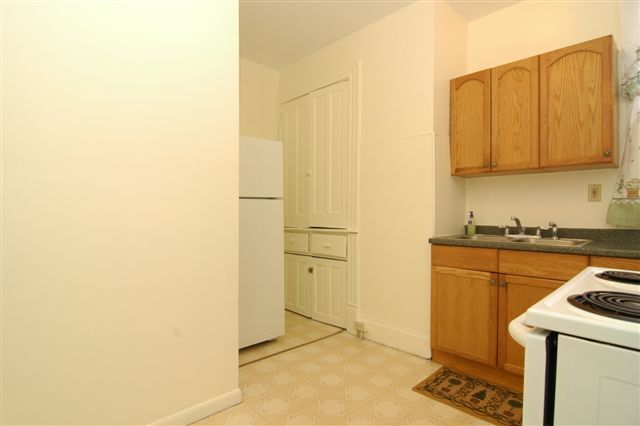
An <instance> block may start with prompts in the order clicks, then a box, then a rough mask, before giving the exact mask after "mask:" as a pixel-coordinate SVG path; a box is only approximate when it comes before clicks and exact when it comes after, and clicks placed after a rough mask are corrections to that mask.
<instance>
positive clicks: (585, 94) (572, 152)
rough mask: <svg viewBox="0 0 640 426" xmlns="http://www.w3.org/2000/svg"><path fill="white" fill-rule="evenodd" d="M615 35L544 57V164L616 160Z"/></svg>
mask: <svg viewBox="0 0 640 426" xmlns="http://www.w3.org/2000/svg"><path fill="white" fill-rule="evenodd" d="M614 57H615V54H614V52H613V40H612V37H611V36H607V37H603V38H599V39H596V40H591V41H588V42H585V43H580V44H576V45H574V46H569V47H566V48H563V49H559V50H555V51H552V52H549V53H545V54H543V55H541V56H540V166H541V167H561V166H572V165H589V164H608V165H614V164H615V161H616V152H614V149H615V146H616V145H615V143H614V139H615V130H616V129H615V127H616V126H615V123H614V108H615V105H614V99H615V96H614V94H615V86H614V84H613V58H614Z"/></svg>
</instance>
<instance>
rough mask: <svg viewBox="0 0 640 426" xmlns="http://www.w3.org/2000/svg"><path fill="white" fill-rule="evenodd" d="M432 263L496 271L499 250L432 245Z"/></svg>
mask: <svg viewBox="0 0 640 426" xmlns="http://www.w3.org/2000/svg"><path fill="white" fill-rule="evenodd" d="M431 263H432V264H433V265H438V266H448V267H450V268H461V269H473V270H476V271H487V272H496V271H497V270H498V250H496V249H488V248H471V247H455V246H439V245H434V246H431Z"/></svg>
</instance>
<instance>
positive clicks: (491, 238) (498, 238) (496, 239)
mask: <svg viewBox="0 0 640 426" xmlns="http://www.w3.org/2000/svg"><path fill="white" fill-rule="evenodd" d="M456 238H459V239H461V240H475V241H488V242H492V243H510V242H513V241H514V240H516V239H517V237H516V236H515V235H514V236H512V237H505V236H503V235H484V234H476V235H460V236H458V237H456Z"/></svg>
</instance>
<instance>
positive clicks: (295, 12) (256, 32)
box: [240, 0, 517, 69]
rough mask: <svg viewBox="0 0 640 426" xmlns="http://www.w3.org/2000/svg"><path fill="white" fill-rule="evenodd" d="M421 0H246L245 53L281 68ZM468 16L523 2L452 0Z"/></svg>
mask: <svg viewBox="0 0 640 426" xmlns="http://www.w3.org/2000/svg"><path fill="white" fill-rule="evenodd" d="M414 1H415V0H384V1H380V0H240V56H241V57H243V58H245V59H249V60H251V61H254V62H258V63H260V64H263V65H266V66H268V67H271V68H275V69H280V68H282V67H284V66H285V65H287V64H290V63H292V62H295V61H297V60H298V59H301V58H303V57H304V56H306V55H308V54H310V53H312V52H315V51H316V50H318V49H321V48H322V47H324V46H327V45H329V44H331V43H333V42H335V41H337V40H339V39H341V38H343V37H345V36H346V35H348V34H351V33H353V32H355V31H358V30H359V29H361V28H364V27H366V26H367V25H369V24H371V23H372V22H375V21H377V20H379V19H381V18H383V17H385V16H387V15H390V14H392V13H393V12H395V11H397V10H399V9H401V8H403V7H405V6H407V5H409V4H410V3H413V2H414ZM446 1H447V3H449V4H450V5H451V7H453V8H454V9H455V10H456V11H457V12H458V13H459V14H460V15H462V16H463V17H464V18H465V19H466V20H467V21H470V20H473V19H477V18H479V17H481V16H484V15H487V14H489V13H491V12H494V11H496V10H498V9H502V8H504V7H507V6H510V5H512V4H514V3H516V2H517V1H514V0H510V1H495V0H493V1H484V0H446Z"/></svg>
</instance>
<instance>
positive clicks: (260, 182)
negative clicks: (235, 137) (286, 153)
mask: <svg viewBox="0 0 640 426" xmlns="http://www.w3.org/2000/svg"><path fill="white" fill-rule="evenodd" d="M283 170H284V169H283V166H282V142H280V141H271V140H267V139H258V138H251V137H247V136H241V137H240V198H282V195H283Z"/></svg>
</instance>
